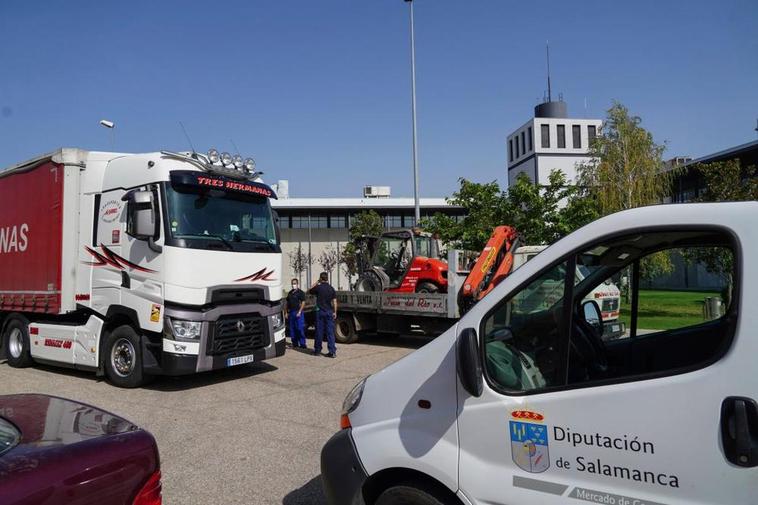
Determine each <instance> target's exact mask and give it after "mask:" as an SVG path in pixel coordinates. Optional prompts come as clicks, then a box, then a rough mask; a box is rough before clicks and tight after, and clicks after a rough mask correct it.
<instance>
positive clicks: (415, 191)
mask: <svg viewBox="0 0 758 505" xmlns="http://www.w3.org/2000/svg"><path fill="white" fill-rule="evenodd" d="M404 1H405V2H406V3H407V4H408V5H409V7H410V12H411V112H412V116H413V204H414V212H415V217H416V226H418V224H419V221H420V220H421V205H420V204H419V194H418V144H417V141H416V39H415V37H414V33H413V0H404Z"/></svg>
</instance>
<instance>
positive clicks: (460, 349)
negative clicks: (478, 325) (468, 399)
mask: <svg viewBox="0 0 758 505" xmlns="http://www.w3.org/2000/svg"><path fill="white" fill-rule="evenodd" d="M455 345H456V369H457V371H458V379H459V380H460V381H461V385H462V386H463V389H465V390H466V392H468V393H469V394H470V395H471V396H474V397H477V398H478V397H480V396H482V390H483V389H484V382H483V381H484V379H483V377H482V361H481V358H480V357H479V339H478V338H477V336H476V330H474V329H473V328H466V329H465V330H463V331H462V332H461V333H460V335H458V340H457V341H456V344H455Z"/></svg>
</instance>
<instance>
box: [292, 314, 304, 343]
mask: <svg viewBox="0 0 758 505" xmlns="http://www.w3.org/2000/svg"><path fill="white" fill-rule="evenodd" d="M289 326H290V338H291V339H292V345H293V347H297V346H301V347H305V315H304V314H300V317H298V315H297V309H295V310H290V313H289Z"/></svg>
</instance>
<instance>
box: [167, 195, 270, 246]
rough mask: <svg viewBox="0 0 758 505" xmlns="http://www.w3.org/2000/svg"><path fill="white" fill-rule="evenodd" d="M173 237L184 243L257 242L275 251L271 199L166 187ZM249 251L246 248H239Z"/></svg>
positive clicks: (170, 228) (229, 244) (226, 243)
mask: <svg viewBox="0 0 758 505" xmlns="http://www.w3.org/2000/svg"><path fill="white" fill-rule="evenodd" d="M166 203H167V207H168V227H169V233H170V235H171V238H173V239H178V240H181V241H184V242H187V241H190V242H191V241H193V240H195V241H202V242H204V243H205V242H213V241H216V242H219V243H221V244H223V246H224V247H226V248H228V249H230V250H237V249H238V248H237V247H235V246H234V245H233V244H242V243H257V244H259V245H261V246H264V247H266V248H270V249H275V248H276V242H277V238H276V228H275V224H274V219H273V213H272V211H271V206H270V204H269V202H268V199H267V198H265V197H260V196H251V195H238V194H230V193H225V192H222V191H212V192H207V191H205V192H197V191H191V192H184V191H178V190H176V189H174V188H172V187H171V186H170V185H166ZM240 250H246V249H244V248H243V249H240Z"/></svg>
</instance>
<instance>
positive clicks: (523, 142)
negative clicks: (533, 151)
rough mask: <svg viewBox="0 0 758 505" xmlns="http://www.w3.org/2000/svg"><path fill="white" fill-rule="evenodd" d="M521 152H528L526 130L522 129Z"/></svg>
mask: <svg viewBox="0 0 758 505" xmlns="http://www.w3.org/2000/svg"><path fill="white" fill-rule="evenodd" d="M521 154H526V132H525V131H523V130H522V131H521Z"/></svg>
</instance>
